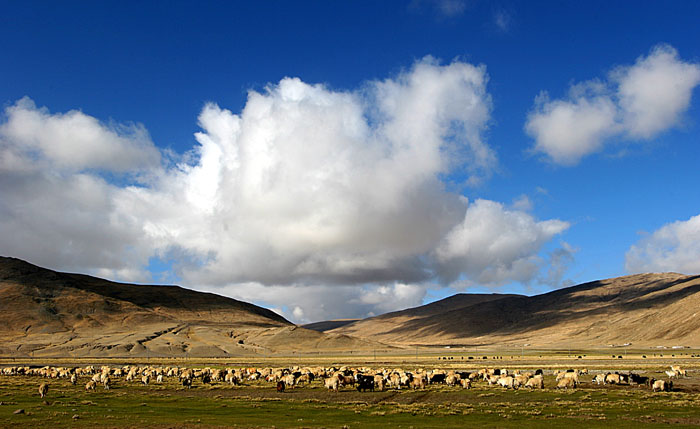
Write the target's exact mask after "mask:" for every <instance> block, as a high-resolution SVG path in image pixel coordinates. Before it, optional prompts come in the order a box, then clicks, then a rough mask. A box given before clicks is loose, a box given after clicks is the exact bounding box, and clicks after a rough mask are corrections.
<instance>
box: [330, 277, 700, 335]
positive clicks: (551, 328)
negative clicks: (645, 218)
mask: <svg viewBox="0 0 700 429" xmlns="http://www.w3.org/2000/svg"><path fill="white" fill-rule="evenodd" d="M698 308H700V276H684V275H681V274H674V273H664V274H639V275H632V276H625V277H619V278H614V279H607V280H600V281H595V282H590V283H586V284H582V285H578V286H573V287H569V288H565V289H560V290H556V291H553V292H549V293H546V294H542V295H537V296H532V297H527V296H507V297H501V298H498V299H494V300H489V301H486V302H480V303H476V304H472V305H467V306H464V307H461V308H456V309H452V310H449V311H446V312H440V313H433V314H431V315H429V316H427V317H426V316H418V317H412V316H411V315H412V314H419V315H420V314H424V313H425V310H424V309H422V308H421V307H418V308H417V309H413V310H408V311H405V312H401V314H399V315H396V316H392V317H384V318H382V319H379V320H377V318H372V319H367V320H365V321H360V322H356V323H354V324H351V325H347V326H344V327H341V328H338V329H335V330H332V331H330V332H334V333H343V334H349V335H356V336H360V337H372V338H374V339H376V340H378V341H382V342H389V343H396V344H425V345H428V344H432V345H438V344H515V343H520V344H522V343H530V344H532V345H533V346H534V345H540V346H552V347H555V346H570V345H579V346H603V345H607V344H622V343H634V344H637V345H656V344H658V343H661V344H664V345H676V344H678V343H682V345H685V344H686V343H692V344H698V343H700V317H698V316H697V315H696V314H697V313H696V312H698Z"/></svg>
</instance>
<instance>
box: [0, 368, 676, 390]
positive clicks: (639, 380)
mask: <svg viewBox="0 0 700 429" xmlns="http://www.w3.org/2000/svg"><path fill="white" fill-rule="evenodd" d="M0 373H1V374H2V375H4V376H18V375H20V376H37V377H42V378H48V379H58V378H61V379H69V380H70V382H71V383H72V384H73V385H76V384H77V383H78V380H79V379H80V378H82V379H83V381H84V380H85V379H87V380H88V381H87V382H86V384H85V390H87V391H94V390H95V389H96V387H97V386H98V385H99V386H102V387H103V388H104V389H109V388H110V386H111V385H112V383H113V380H115V379H123V380H124V382H126V383H129V382H140V383H143V384H144V385H148V384H150V383H154V382H155V383H157V384H160V383H163V381H164V379H171V380H173V379H177V380H178V382H179V383H180V384H181V385H182V386H184V387H185V388H190V387H192V385H193V383H195V382H197V383H200V384H211V383H216V382H219V383H222V382H223V383H228V384H231V385H240V384H243V383H245V382H256V381H263V380H264V381H265V382H268V383H271V384H272V385H273V386H275V387H276V388H277V390H278V391H284V390H285V389H290V388H296V387H301V386H304V385H310V384H311V383H313V382H314V381H317V380H318V381H320V382H321V383H323V385H324V386H325V387H326V388H328V389H329V390H332V391H335V392H337V391H338V390H340V389H342V388H344V387H348V386H349V387H351V388H356V389H357V390H358V391H367V390H371V391H375V390H379V391H384V390H387V389H399V390H400V389H403V388H408V389H425V388H426V387H427V386H428V385H432V384H443V385H447V386H459V387H462V388H464V389H469V388H471V387H472V385H473V384H475V383H478V382H483V383H485V384H488V385H489V386H501V387H503V388H506V389H519V388H521V387H524V388H529V389H544V388H545V383H544V372H543V371H542V370H537V371H534V372H531V371H518V370H508V369H496V368H482V369H479V370H476V371H458V370H443V369H434V370H425V369H417V370H415V371H405V370H403V369H401V368H396V369H386V368H380V369H372V368H366V367H360V368H353V367H303V368H302V367H298V366H296V367H288V368H226V369H215V368H180V367H153V366H131V365H127V366H122V367H111V366H102V367H95V366H87V367H73V368H66V367H50V366H45V367H43V368H31V367H22V366H14V367H5V368H2V371H1V372H0ZM586 374H588V371H587V370H585V369H584V370H573V369H572V370H567V371H554V372H553V375H554V376H555V382H556V388H558V389H575V388H576V387H578V385H579V384H580V383H581V376H583V375H586ZM666 375H667V376H668V380H664V379H659V380H655V379H653V378H650V377H646V376H641V375H639V374H636V373H633V372H628V373H619V372H615V373H611V372H608V373H605V374H603V373H600V374H597V375H596V376H595V377H593V379H592V382H593V383H597V384H627V385H638V386H647V387H648V388H650V389H651V390H653V391H654V392H657V391H671V390H672V389H673V382H672V381H671V379H673V378H679V377H685V376H687V373H686V371H685V370H683V369H681V368H680V367H679V366H677V365H672V366H671V370H670V371H666ZM81 383H82V382H81ZM48 387H49V385H48V383H46V382H44V383H41V385H40V386H39V395H40V396H41V397H42V398H43V397H44V396H45V395H46V394H47V392H48Z"/></svg>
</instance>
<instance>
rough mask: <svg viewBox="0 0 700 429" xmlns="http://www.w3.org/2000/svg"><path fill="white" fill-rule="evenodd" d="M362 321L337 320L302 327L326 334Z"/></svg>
mask: <svg viewBox="0 0 700 429" xmlns="http://www.w3.org/2000/svg"><path fill="white" fill-rule="evenodd" d="M359 320H360V319H336V320H324V321H322V322H314V323H307V324H306V325H301V327H302V328H306V329H311V330H312V331H317V332H325V331H330V330H331V329H336V328H340V327H341V326H345V325H349V324H350V323H354V322H357V321H359Z"/></svg>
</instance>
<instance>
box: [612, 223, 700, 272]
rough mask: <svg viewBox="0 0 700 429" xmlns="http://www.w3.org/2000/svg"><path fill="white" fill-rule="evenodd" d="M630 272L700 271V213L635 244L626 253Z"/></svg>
mask: <svg viewBox="0 0 700 429" xmlns="http://www.w3.org/2000/svg"><path fill="white" fill-rule="evenodd" d="M625 268H626V269H627V271H628V272H630V273H643V272H667V271H674V272H679V273H685V274H698V273H700V215H698V216H694V217H691V218H690V219H688V220H686V221H676V222H672V223H669V224H666V225H664V226H662V227H661V228H659V229H657V230H656V231H654V232H653V233H651V234H649V235H647V236H645V237H643V238H642V239H640V240H639V241H638V242H637V243H636V244H634V245H632V246H631V247H630V248H629V250H628V251H627V253H626V255H625Z"/></svg>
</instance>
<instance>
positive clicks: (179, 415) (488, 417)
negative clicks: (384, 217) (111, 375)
mask: <svg viewBox="0 0 700 429" xmlns="http://www.w3.org/2000/svg"><path fill="white" fill-rule="evenodd" d="M401 359H403V358H401ZM398 360H400V359H398ZM323 361H324V363H325V361H326V359H323ZM370 361H371V359H370ZM693 361H695V360H694V359H690V358H688V359H687V360H686V361H685V363H682V364H683V366H684V368H687V369H689V370H690V377H688V378H687V379H682V380H679V381H677V382H676V389H675V390H674V391H673V392H670V393H669V392H661V393H652V392H651V391H650V390H649V389H647V388H643V387H636V386H597V385H595V384H592V383H590V379H591V378H592V374H591V375H588V376H583V377H582V379H583V381H585V382H584V383H583V384H582V385H581V388H579V389H576V390H574V391H558V390H556V389H553V386H555V382H554V377H553V376H551V375H549V376H547V377H545V384H546V386H547V387H548V389H545V390H544V391H529V390H526V389H520V390H517V391H513V390H504V389H502V388H500V387H495V386H487V385H486V384H485V383H483V382H479V383H476V384H475V387H474V388H473V389H471V390H462V389H461V388H456V387H454V388H452V387H447V386H444V385H433V386H430V387H429V388H427V389H425V390H415V391H414V390H406V389H402V390H393V389H392V390H388V391H384V392H366V393H360V392H357V391H356V390H354V389H351V388H350V387H346V388H345V389H343V390H341V391H340V392H337V393H335V392H330V391H328V390H326V389H325V388H323V385H322V384H321V382H319V381H316V382H314V383H312V384H311V385H310V386H306V387H301V388H296V389H287V391H286V392H283V393H279V392H277V391H276V390H275V388H274V386H272V385H271V384H270V383H266V382H248V383H246V384H245V385H243V386H230V385H228V384H225V383H214V384H213V385H202V384H201V383H198V382H195V384H194V387H193V388H192V389H184V388H182V387H181V386H180V385H179V384H177V382H176V380H174V379H166V381H165V382H164V383H163V384H161V385H158V384H151V385H149V386H144V385H142V384H141V383H139V382H136V381H133V382H129V383H127V382H126V381H124V379H118V380H115V384H114V386H113V387H112V388H111V389H110V390H104V389H103V388H102V387H101V386H98V387H97V390H96V391H94V392H86V391H85V389H84V385H85V383H86V382H87V381H88V378H86V377H83V378H81V379H80V380H79V381H78V384H77V385H76V386H73V385H71V384H70V382H69V381H68V380H66V379H50V380H48V381H47V380H45V379H42V378H39V377H29V376H0V427H41V428H44V427H46V428H51V427H56V428H61V427H90V428H96V427H163V428H165V427H168V428H170V427H278V428H287V427H310V428H312V427H313V428H316V427H329V428H333V427H335V428H341V427H350V428H375V427H377V428H379V427H383V428H389V427H404V428H409V427H415V428H418V427H466V426H476V425H478V426H480V427H516V426H520V427H523V426H526V427H555V428H556V427H565V428H574V427H586V428H588V427H611V426H613V427H617V428H625V427H630V428H632V427H639V426H642V425H643V426H645V427H656V426H659V427H662V426H664V427H667V426H668V425H669V424H672V425H674V427H698V426H699V425H700V371H698V367H696V366H694V364H693ZM668 362H669V361H666V360H660V359H657V360H649V359H646V360H641V359H640V360H639V361H626V362H619V361H618V360H617V359H616V360H612V359H608V360H607V361H605V359H603V358H602V357H598V358H596V359H591V360H590V361H588V362H581V360H578V359H570V360H569V361H562V360H559V359H554V358H552V357H550V359H549V360H548V361H546V362H545V361H544V360H539V359H536V358H531V359H530V360H528V361H527V362H526V361H524V360H523V361H519V362H515V361H513V362H507V359H505V360H504V361H503V362H500V361H490V362H488V363H481V362H478V363H477V362H474V363H472V362H462V361H459V362H452V361H448V362H445V363H440V364H439V365H438V362H437V360H436V359H433V357H432V356H431V357H424V358H423V359H422V361H421V362H420V366H425V367H438V366H442V367H445V368H450V367H454V368H465V369H472V370H473V369H475V368H479V367H512V368H518V367H520V368H532V367H537V366H541V367H544V368H547V367H552V368H553V367H559V368H565V367H569V366H570V367H584V366H588V367H590V368H593V369H592V372H593V371H598V370H604V368H606V369H607V370H623V369H624V370H625V371H626V370H628V369H634V368H642V366H643V368H642V369H639V371H641V372H643V373H645V374H648V375H652V376H655V377H657V378H661V377H662V375H663V374H662V371H663V369H664V368H667V364H668ZM86 363H87V362H80V363H79V364H86ZM141 363H145V362H141ZM201 363H203V362H200V363H199V364H201ZM295 363H297V362H295ZM317 363H320V362H317ZM366 363H367V364H368V365H370V366H371V365H372V363H371V362H366ZM501 363H502V365H499V364H501ZM698 363H700V362H698ZM50 364H52V365H54V364H59V363H58V361H56V362H51V363H50ZM60 364H62V365H66V364H68V361H65V360H64V361H61V363H60ZM74 364H78V363H74ZM149 364H153V365H155V364H156V363H154V362H149ZM167 364H168V365H173V364H174V363H173V362H168V363H167ZM199 364H198V365H199ZM211 364H212V365H210V366H226V365H229V364H231V362H223V361H221V362H211ZM268 364H269V366H280V365H282V364H281V362H278V361H275V362H268ZM287 364H289V362H288V363H287ZM384 364H386V366H390V367H392V368H393V367H395V366H402V367H404V368H405V369H407V370H412V369H415V367H416V365H413V364H412V363H409V364H406V363H404V364H402V363H401V362H399V361H397V362H385V363H383V364H382V365H384ZM586 364H590V365H586ZM179 365H183V366H185V365H186V366H194V365H193V364H192V363H191V362H187V363H185V362H182V361H181V362H179ZM595 368H598V369H595ZM44 381H47V382H48V383H49V392H48V395H47V397H46V398H45V399H41V398H40V397H39V394H38V390H37V389H38V386H39V384H40V383H41V382H44ZM19 409H22V410H24V413H23V414H14V412H15V411H16V410H19Z"/></svg>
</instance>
